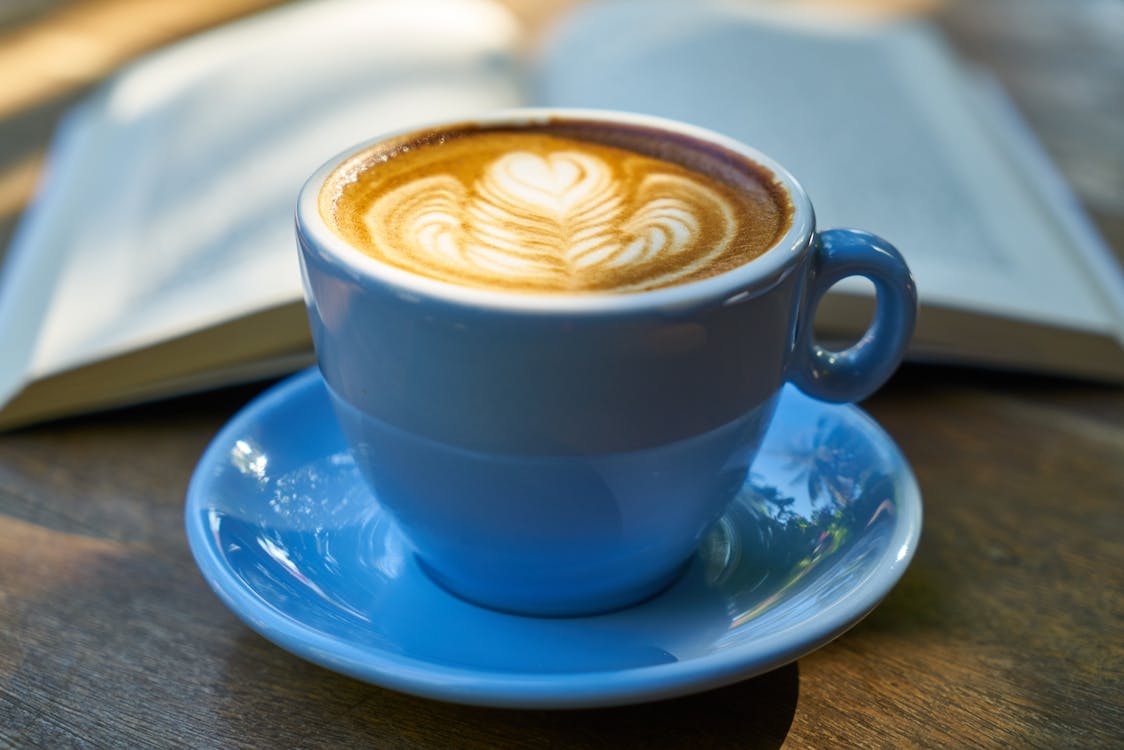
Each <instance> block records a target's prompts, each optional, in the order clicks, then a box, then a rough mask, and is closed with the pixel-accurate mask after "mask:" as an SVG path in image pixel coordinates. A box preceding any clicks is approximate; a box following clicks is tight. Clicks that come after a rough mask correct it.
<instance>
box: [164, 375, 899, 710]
mask: <svg viewBox="0 0 1124 750" xmlns="http://www.w3.org/2000/svg"><path fill="white" fill-rule="evenodd" d="M185 513H186V516H185V517H186V525H187V536H188V541H189V542H190V545H191V550H192V553H193V554H194V556H195V560H196V562H197V563H198V565H199V568H200V570H201V571H202V572H203V575H204V577H205V578H206V580H207V582H208V583H209V584H210V585H211V587H212V588H213V589H214V590H215V592H216V593H217V594H218V595H219V597H220V598H221V599H222V600H223V601H224V602H225V603H226V604H227V606H229V607H230V608H231V609H232V610H233V611H234V612H235V613H236V614H237V615H238V616H239V617H241V618H242V619H243V620H244V621H245V622H246V623H247V625H249V626H250V627H251V628H253V629H254V630H256V631H258V632H259V633H261V634H262V635H263V636H265V637H266V638H268V639H270V640H272V641H274V642H275V643H277V644H278V645H280V646H282V647H283V648H286V649H288V650H289V651H292V652H293V653H295V654H297V655H299V656H302V657H304V658H306V659H309V660H310V661H313V662H316V663H318V664H321V665H323V666H325V667H328V668H329V669H334V670H337V671H339V672H343V673H345V674H349V675H351V676H353V677H356V678H359V679H362V680H367V681H369V682H373V683H375V684H378V685H382V686H385V687H389V688H393V689H396V690H401V691H405V692H409V693H414V694H417V695H422V696H426V697H430V698H436V699H440V700H447V701H456V702H462V703H472V704H479V705H489V706H508V707H524V708H529V707H537V708H545V707H550V708H576V707H590V706H606V705H616V704H623V703H635V702H639V701H646V700H657V699H662V698H669V697H673V696H678V695H683V694H687V693H692V692H695V691H701V690H706V689H710V688H714V687H718V686H720V685H725V684H728V683H731V682H734V681H737V680H741V679H744V678H747V677H751V676H753V675H756V674H760V673H763V672H766V671H769V670H771V669H775V668H776V667H779V666H781V665H783V664H785V663H787V662H789V661H792V660H795V659H797V658H799V657H801V656H802V655H804V654H806V653H808V652H810V651H812V650H814V649H816V648H818V647H820V646H822V645H824V644H825V643H827V642H828V641H830V640H832V639H833V638H835V637H836V636H838V635H839V634H841V633H843V632H844V631H845V630H846V629H847V628H849V627H850V626H852V625H854V624H855V623H856V622H857V621H858V620H859V619H861V618H862V617H863V616H864V615H865V614H866V613H867V612H869V611H870V610H871V609H872V608H873V607H874V606H875V605H876V604H877V603H878V602H879V600H881V599H882V597H883V596H885V594H886V593H887V592H888V591H889V590H890V588H891V587H892V586H893V585H894V584H895V583H896V582H897V581H898V579H899V578H900V577H901V575H902V573H904V571H905V569H906V566H908V564H909V562H910V559H911V558H912V556H913V554H914V552H915V550H916V548H917V541H918V537H919V534H920V530H921V499H920V495H919V493H918V488H917V484H916V481H915V479H914V477H913V474H912V472H911V471H910V469H909V466H908V465H907V463H906V462H905V460H904V458H903V457H902V455H901V453H900V452H899V451H898V449H897V448H896V447H895V446H894V444H893V443H892V442H891V441H890V439H889V438H888V437H887V436H886V434H885V433H884V432H883V431H882V430H881V429H879V428H878V426H877V425H875V424H874V422H873V421H871V420H870V419H869V418H868V417H867V416H866V415H865V414H863V413H862V412H861V411H860V410H859V409H857V408H855V407H852V406H833V405H829V404H824V403H822V402H818V401H815V400H812V399H810V398H808V397H807V396H804V395H803V394H801V393H800V392H799V391H797V390H796V389H795V388H792V387H791V386H790V387H787V388H785V389H784V390H783V391H782V394H781V397H780V400H779V403H778V406H777V413H776V417H775V418H774V419H773V421H772V426H771V427H770V429H769V431H768V433H767V434H766V435H765V438H764V441H763V443H762V445H761V448H760V451H759V452H758V458H757V461H756V463H755V466H754V471H753V472H752V473H751V474H750V475H749V476H748V477H747V478H746V480H745V481H744V482H743V483H742V484H741V485H740V486H739V487H738V490H737V493H736V495H735V498H734V500H733V501H732V503H731V504H730V505H729V506H728V508H727V511H726V513H725V514H724V515H723V516H722V518H721V519H720V520H719V521H718V523H717V524H715V525H713V526H712V527H711V530H710V531H709V532H708V533H707V534H706V535H705V536H704V537H703V539H702V540H701V543H700V544H699V545H698V546H697V547H696V549H695V550H694V551H693V552H692V554H691V556H690V558H689V560H688V562H687V564H686V566H685V568H684V569H683V570H682V572H680V573H679V574H678V575H677V577H676V578H675V581H674V582H673V583H672V585H671V586H670V587H669V588H666V589H665V590H663V591H662V592H661V593H660V594H659V595H657V596H655V597H654V598H650V599H648V600H646V601H645V602H643V603H641V604H639V605H637V606H634V607H630V608H626V609H620V610H617V611H614V612H612V613H609V614H602V615H598V616H593V617H566V618H558V619H554V618H543V617H522V616H517V615H512V614H505V613H503V612H499V611H496V610H494V609H488V608H484V607H478V606H474V605H473V604H471V603H469V602H467V601H465V600H463V599H461V598H459V597H456V596H453V595H450V594H449V593H447V592H446V591H445V589H443V588H442V587H441V586H438V585H436V584H435V583H434V582H433V581H432V579H431V578H430V577H429V576H428V575H427V574H426V573H425V572H423V570H422V569H421V568H420V567H419V565H418V562H417V559H416V557H415V556H414V554H413V550H412V547H411V545H410V543H409V541H408V540H407V538H406V537H405V536H404V535H403V533H402V532H401V530H400V529H399V527H398V526H397V524H396V523H395V522H394V521H393V520H392V518H391V516H390V514H389V513H388V511H387V509H386V508H385V507H384V506H382V505H381V504H380V503H379V501H378V498H377V497H374V496H372V495H371V492H370V489H369V486H368V484H367V483H366V482H365V481H364V480H363V478H362V477H361V475H360V472H359V469H358V467H357V466H356V464H355V461H354V459H353V457H352V454H351V452H350V450H349V447H348V443H347V441H346V440H345V438H344V437H343V435H342V433H341V432H340V429H339V426H338V424H337V422H336V419H335V417H334V415H333V413H332V406H331V402H330V397H329V395H328V392H327V389H326V387H325V385H324V383H323V381H322V380H321V377H320V375H319V373H318V372H317V371H315V370H310V371H308V372H305V373H303V374H301V375H298V376H296V377H294V378H293V379H291V380H289V381H286V382H284V383H282V384H280V385H278V386H276V387H275V388H274V389H273V390H271V391H270V392H268V393H266V394H264V395H263V396H261V397H260V398H258V399H257V400H256V401H255V402H254V403H252V404H250V405H249V406H247V407H246V408H245V409H244V410H243V411H242V412H240V413H239V414H238V415H237V416H236V417H235V418H234V419H233V420H231V422H230V423H229V424H228V425H227V426H226V427H225V428H224V429H223V430H222V431H221V432H220V433H219V435H218V436H216V438H215V439H214V441H213V442H212V443H211V444H210V446H209V447H208V448H207V451H206V453H205V454H204V456H203V458H202V460H201V461H200V463H199V466H198V467H197V468H196V470H195V474H194V476H193V477H192V480H191V485H190V488H189V491H188V497H187V506H186V511H185Z"/></svg>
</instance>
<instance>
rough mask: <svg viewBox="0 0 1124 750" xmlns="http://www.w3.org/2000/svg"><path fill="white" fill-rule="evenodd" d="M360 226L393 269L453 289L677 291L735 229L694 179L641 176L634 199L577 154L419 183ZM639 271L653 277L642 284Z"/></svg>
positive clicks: (519, 157) (390, 197)
mask: <svg viewBox="0 0 1124 750" xmlns="http://www.w3.org/2000/svg"><path fill="white" fill-rule="evenodd" d="M636 158H637V159H640V158H642V157H636ZM621 166H622V167H624V168H625V169H628V166H629V165H628V164H627V163H626V164H623V165H621ZM364 219H365V222H366V225H367V229H368V231H369V232H370V237H371V241H372V244H374V245H376V246H378V247H379V248H381V250H382V253H383V254H384V255H385V258H386V260H387V261H389V262H391V263H393V264H395V265H399V266H402V267H404V268H408V269H410V270H413V271H416V272H419V273H425V274H428V275H432V276H435V277H438V278H441V279H443V280H446V281H453V282H457V281H459V280H461V279H464V278H473V279H477V280H479V281H493V282H495V283H497V284H500V285H503V286H508V285H512V286H520V287H541V288H545V289H557V290H567V289H576V290H586V289H598V288H605V289H615V290H620V291H627V290H629V289H631V288H635V287H644V286H651V285H659V284H661V283H673V282H674V281H675V280H676V279H678V278H680V277H685V276H689V275H691V274H692V273H694V272H695V271H697V270H698V268H699V267H700V266H701V265H704V264H705V263H707V262H708V261H709V260H710V259H711V258H712V257H715V256H718V255H721V254H722V253H723V252H724V251H725V250H726V249H727V248H728V247H729V245H730V242H731V240H732V239H733V235H734V227H735V226H736V222H735V220H734V217H733V215H732V212H731V211H730V209H729V207H728V206H726V205H725V203H724V200H723V197H722V196H721V195H719V194H718V193H716V192H715V191H713V190H711V189H710V188H708V187H706V186H705V185H702V184H699V183H697V182H695V181H693V180H692V179H691V178H690V177H686V176H683V175H667V174H649V175H645V176H644V177H643V178H642V179H641V180H640V181H639V184H638V185H637V187H636V189H635V192H634V194H632V195H629V194H628V193H627V192H626V190H625V185H624V181H623V180H622V179H620V178H619V177H618V176H617V175H616V174H615V173H614V170H613V169H612V168H611V167H610V166H609V165H608V164H606V163H605V162H604V161H602V160H601V159H598V158H596V157H594V156H590V155H588V154H582V153H576V152H572V151H556V152H552V153H548V154H542V155H540V154H534V153H528V152H525V151H518V152H515V153H510V154H505V155H504V156H501V157H499V158H497V159H496V160H495V161H493V162H491V163H490V164H488V165H487V166H486V167H485V169H484V173H483V174H482V175H481V176H480V178H479V179H477V180H476V181H475V183H473V184H471V185H465V184H463V183H462V182H461V181H460V180H458V179H457V178H455V177H452V176H449V175H436V176H433V177H426V178H423V179H420V180H415V181H414V182H410V183H407V184H405V185H402V186H401V187H399V188H398V189H396V190H394V191H392V192H390V193H388V194H386V195H384V196H382V197H381V198H380V199H378V200H377V201H375V202H374V203H373V204H372V206H371V208H370V209H369V210H368V211H367V213H366V216H365V217H364ZM703 226H708V227H712V228H713V231H708V232H705V233H704V232H703V231H702V227H703ZM704 242H705V243H706V246H705V247H703V246H702V244H703V243H704ZM678 256H683V261H684V262H682V263H675V262H674V261H675V260H676V259H677V257H678ZM640 268H650V269H651V272H650V273H648V274H645V275H644V276H643V277H642V278H635V277H636V276H637V275H638V274H637V273H636V272H637V270H638V269H640Z"/></svg>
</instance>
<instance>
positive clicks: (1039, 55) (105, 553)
mask: <svg viewBox="0 0 1124 750" xmlns="http://www.w3.org/2000/svg"><path fill="white" fill-rule="evenodd" d="M266 4H268V2H266V1H265V0H257V1H255V0H238V1H237V2H219V1H218V0H214V1H213V2H211V1H206V2H203V1H201V2H196V3H177V2H171V1H169V2H148V3H137V2H128V0H89V1H88V2H82V3H74V4H73V5H70V4H67V3H63V2H51V0H16V2H14V3H11V4H10V5H6V6H4V8H5V9H4V10H3V11H2V15H0V24H6V26H4V27H0V118H3V119H2V121H0V232H2V234H0V247H3V246H4V245H6V241H7V237H8V235H9V234H10V231H11V227H12V224H13V222H14V217H15V216H16V215H17V214H18V211H19V209H20V208H21V207H22V205H23V203H24V202H25V201H26V199H27V195H28V191H29V189H30V188H29V186H30V184H31V182H32V180H33V178H34V175H35V173H36V171H37V169H38V164H39V156H38V154H39V153H40V151H41V149H42V148H43V147H44V146H45V145H46V143H47V138H48V135H49V131H50V126H51V123H53V121H54V120H55V118H57V116H58V115H59V114H60V113H61V112H62V111H63V110H64V109H65V107H66V106H67V105H68V104H70V103H71V102H72V101H74V100H75V98H76V97H78V96H79V95H80V94H81V92H82V91H83V90H85V89H86V88H87V87H88V86H89V85H91V84H92V83H94V82H95V81H96V80H97V79H99V78H100V77H102V76H104V75H105V74H107V73H108V72H110V71H111V70H112V69H114V68H115V67H116V66H117V65H119V64H120V63H121V62H123V61H124V60H125V59H127V58H129V57H131V56H133V55H135V54H138V53H139V52H141V51H142V50H144V49H146V48H148V47H151V46H153V45H155V44H158V43H161V42H163V41H166V40H168V39H171V38H173V37H176V36H179V35H181V34H184V33H187V32H188V31H191V30H194V29H197V28H202V27H204V26H207V25H210V24H214V23H218V22H220V21H221V20H224V19H226V18H229V17H232V16H234V15H238V14H241V13H246V12H251V11H253V10H255V9H257V7H258V6H262V5H266ZM520 6H521V7H523V8H529V7H530V6H529V4H527V3H520ZM1016 6H1017V7H1016ZM137 14H140V17H138V15H137ZM941 20H942V23H944V25H945V26H946V28H947V29H948V30H949V31H950V33H951V34H952V36H953V37H954V39H955V40H956V43H957V44H958V45H959V46H960V47H961V49H962V50H963V51H964V52H965V53H966V54H967V55H968V56H970V57H973V58H975V59H976V60H978V61H982V62H984V63H986V64H989V65H992V66H993V67H994V68H995V69H996V70H997V71H998V72H999V73H1000V75H1001V76H1002V77H1003V79H1004V81H1005V82H1006V83H1007V84H1008V86H1009V88H1010V89H1011V92H1012V93H1013V95H1014V96H1015V98H1016V100H1017V101H1018V102H1019V104H1020V105H1021V106H1022V107H1023V108H1024V110H1025V111H1026V113H1027V114H1028V117H1029V119H1030V121H1031V124H1032V125H1033V127H1035V129H1036V130H1037V131H1038V133H1039V135H1040V136H1041V137H1042V138H1043V140H1044V142H1045V144H1046V146H1047V148H1048V149H1050V150H1051V152H1052V153H1053V155H1054V157H1055V158H1056V159H1057V161H1058V162H1059V164H1060V166H1061V168H1062V170H1063V171H1064V172H1065V173H1066V174H1067V176H1068V177H1069V178H1070V180H1071V182H1072V183H1073V184H1074V185H1075V186H1076V187H1077V189H1078V190H1079V192H1080V195H1081V197H1082V199H1083V200H1084V202H1085V203H1086V205H1087V207H1089V208H1090V210H1091V212H1092V214H1093V216H1094V218H1095V220H1096V221H1097V223H1098V224H1099V225H1100V228H1101V229H1102V231H1103V232H1104V234H1105V235H1106V237H1107V238H1108V239H1109V242H1110V244H1111V245H1112V246H1113V248H1114V249H1115V250H1116V252H1117V253H1119V254H1121V255H1124V135H1122V134H1124V118H1122V112H1121V105H1122V102H1124V96H1121V95H1120V94H1121V88H1120V81H1121V75H1122V71H1124V45H1122V44H1121V43H1120V41H1121V35H1124V31H1122V28H1124V26H1122V23H1124V21H1122V11H1121V6H1120V5H1119V4H1118V3H1115V1H1114V0H1106V1H1105V2H1098V1H1097V0H1082V1H1081V2H1066V1H1065V0H1056V1H1055V2H1047V1H1046V0H1034V2H1030V1H1029V0H1024V1H1023V2H1019V0H990V1H988V2H975V3H972V2H965V3H961V4H955V5H952V6H951V7H949V8H947V9H946V10H945V11H944V12H943V13H942V15H941ZM1114 24H1115V25H1114ZM61 51H67V52H68V53H70V54H73V55H75V56H77V58H76V59H77V62H75V61H74V60H71V62H70V63H68V62H67V60H66V59H65V56H61ZM78 58H80V59H78ZM13 71H16V72H15V73H13ZM1113 90H1115V92H1116V94H1117V96H1116V97H1115V98H1114V97H1112V96H1111V93H1112V91H1113ZM261 387H262V386H260V385H259V386H254V387H246V388H239V389H232V390H226V391H222V392H218V393H213V394H209V395H206V396H202V397H193V398H187V399H180V400H176V401H173V402H169V403H163V404H159V405H154V406H147V407H143V408H136V409H131V410H125V411H120V412H117V413H113V414H108V415H102V416H96V417H89V418H81V419H74V420H70V421H66V422H62V423H55V424H50V425H46V426H42V427H38V428H33V429H27V430H23V431H20V432H17V433H14V434H8V435H3V436H0V747H13V748H25V747H45V748H59V747H122V748H146V747H204V748H212V747H302V748H308V747H442V748H444V747H479V748H491V747H508V746H510V747H583V746H594V747H597V746H611V747H617V746H624V747H628V746H639V747H682V746H693V747H779V746H781V745H782V744H783V745H784V746H785V747H792V748H829V747H852V746H861V747H895V748H896V747H913V746H916V747H942V748H944V747H949V748H952V747H955V748H959V747H1016V748H1022V747H1042V748H1064V747H1073V748H1090V747H1124V709H1122V706H1124V684H1122V674H1124V595H1122V592H1124V572H1122V571H1124V544H1122V537H1124V510H1122V503H1124V393H1122V392H1121V390H1120V389H1113V388H1108V387H1101V386H1096V385H1089V384H1083V383H1076V382H1067V381H1062V380H1047V379H1041V378H1035V377H1026V376H1006V375H999V374H989V373H984V372H977V371H972V370H962V369H951V368H947V369H946V368H939V367H921V366H909V367H906V368H904V369H903V370H902V371H901V372H900V373H899V374H898V375H897V376H896V377H895V378H894V380H893V381H892V382H891V384H890V385H889V386H888V387H887V388H885V389H884V390H883V391H882V392H881V393H879V394H878V395H877V396H876V397H874V398H873V399H871V400H870V401H869V402H868V403H867V405H866V407H867V408H868V409H869V411H870V412H871V413H873V415H874V416H875V417H876V418H877V419H878V420H879V421H880V422H881V423H882V424H883V425H884V426H885V427H886V429H887V430H888V431H889V432H890V433H891V434H892V435H893V436H894V438H895V439H896V440H897V441H898V443H899V444H900V446H901V447H902V449H903V450H904V452H905V453H906V455H907V456H908V457H909V458H910V460H911V461H912V463H913V466H914V468H915V470H916V473H917V475H918V478H919V480H920V483H921V486H922V489H923V492H924V496H925V507H926V511H925V512H926V519H925V531H924V535H923V538H922V542H921V546H920V549H919V551H918V553H917V556H916V559H915V561H914V562H913V565H912V567H911V568H910V569H909V571H908V572H907V573H906V575H905V577H904V579H903V580H902V581H901V583H900V584H899V585H898V586H897V588H895V589H894V591H893V592H892V593H891V594H890V595H889V597H888V598H887V599H886V600H885V602H884V603H883V604H882V605H881V606H880V607H879V608H878V609H877V610H876V611H875V612H874V613H873V614H872V615H870V616H869V617H868V618H867V619H866V620H865V621H863V622H862V623H861V624H860V625H858V626H857V627H856V628H854V629H853V630H852V631H850V632H849V633H847V634H846V635H845V636H843V637H842V638H840V639H839V640H837V641H836V642H834V643H833V644H831V645H830V646H828V647H826V648H824V649H822V650H820V651H818V652H816V653H814V654H812V655H810V656H808V657H806V658H803V659H801V660H800V661H799V662H798V663H795V664H791V665H789V666H786V667H783V668H781V669H778V670H776V671H774V672H772V673H769V674H766V675H764V676H762V677H758V678H756V679H752V680H747V681H745V682H742V683H740V684H736V685H733V686H731V687H728V688H724V689H721V690H716V691H712V692H709V693H704V694H700V695H696V696H693V697H688V698H683V699H680V700H674V701H668V702H664V703H659V704H651V705H641V706H636V707H631V708H620V709H604V710H595V711H580V712H541V711H531V712H517V711H505V710H488V709H479V708H468V707H461V706H455V705H446V704H441V703H435V702H431V701H427V700H422V699H418V698H412V697H408V696H405V695H400V694H397V693H393V692H390V691H387V690H383V689H380V688H377V687H373V686H371V685H367V684H364V683H361V682H357V681H355V680H352V679H349V678H346V677H342V676H340V675H337V674H335V673H333V672H330V671H327V670H325V669H322V668H320V667H317V666H314V665H312V664H310V663H307V662H305V661H302V660H300V659H298V658H296V657H294V656H291V655H290V654H288V653H287V652H285V651H283V650H281V649H280V648H278V647H276V646H274V645H273V644H271V643H269V642H267V641H266V640H264V639H263V638H261V637H259V636H258V635H256V634H255V633H253V632H252V631H251V630H249V629H248V628H247V627H245V626H244V625H243V624H242V623H241V622H240V621H239V620H238V619H237V618H236V617H235V616H234V615H233V614H231V613H230V612H229V611H228V610H227V609H226V608H224V607H223V605H222V604H221V603H220V602H219V600H218V599H217V598H216V597H215V596H214V594H212V593H211V591H210V590H209V589H208V588H207V585H206V584H205V583H204V581H203V579H202V577H201V576H200V575H199V573H198V571H197V570H196V568H195V566H194V564H193V562H192V559H191V556H190V554H189V552H188V549H187V544H186V541H185V538H184V534H183V523H182V508H183V498H184V491H185V488H186V485H187V481H188V476H189V474H190V472H191V470H192V468H193V466H194V464H195V461H196V460H197V459H198V457H199V455H200V453H201V451H202V450H203V447H204V445H205V444H206V443H207V441H208V439H209V438H210V437H211V436H212V435H213V434H214V433H215V431H216V430H217V429H218V428H219V427H220V426H221V425H222V424H223V422H224V421H225V420H227V419H228V418H229V417H230V416H231V414H232V413H233V412H234V411H235V410H236V409H237V408H238V407H239V406H240V405H242V404H243V403H244V402H245V401H246V400H247V399H249V398H250V397H252V396H253V395H254V394H255V393H256V392H258V391H259V390H260V389H261Z"/></svg>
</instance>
